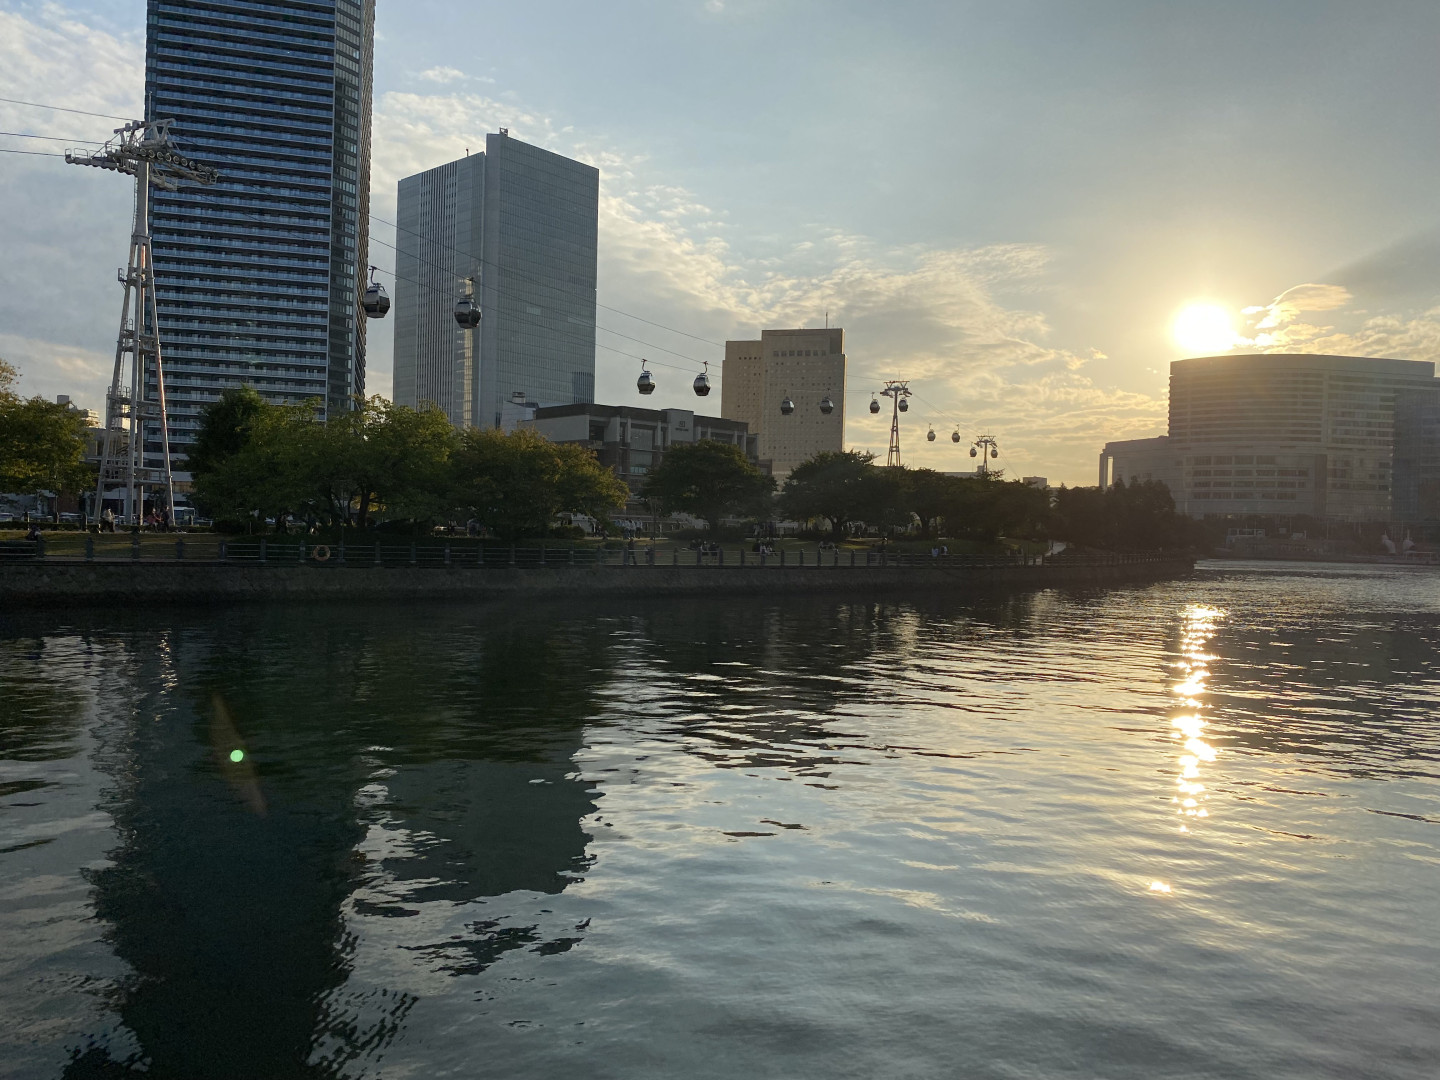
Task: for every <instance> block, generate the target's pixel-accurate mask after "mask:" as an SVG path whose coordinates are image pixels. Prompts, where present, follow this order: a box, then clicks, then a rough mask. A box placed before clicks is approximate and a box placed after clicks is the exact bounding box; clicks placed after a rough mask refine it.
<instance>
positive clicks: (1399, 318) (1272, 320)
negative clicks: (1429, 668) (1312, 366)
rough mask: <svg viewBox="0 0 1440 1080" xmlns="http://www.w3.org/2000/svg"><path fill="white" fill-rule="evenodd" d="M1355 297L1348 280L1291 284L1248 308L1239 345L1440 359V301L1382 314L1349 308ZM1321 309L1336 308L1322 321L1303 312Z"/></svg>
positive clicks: (1258, 348) (1281, 350)
mask: <svg viewBox="0 0 1440 1080" xmlns="http://www.w3.org/2000/svg"><path fill="white" fill-rule="evenodd" d="M1352 300H1353V296H1352V294H1351V292H1350V290H1349V289H1348V288H1346V287H1345V286H1343V285H1327V284H1317V283H1313V282H1311V283H1307V284H1304V285H1296V286H1294V287H1293V288H1290V289H1286V290H1285V291H1284V292H1283V293H1281V294H1280V295H1279V296H1277V297H1276V298H1275V299H1274V300H1272V301H1271V302H1270V303H1268V304H1260V305H1255V306H1253V307H1247V308H1245V309H1244V314H1245V316H1246V317H1247V324H1248V328H1247V332H1246V333H1245V334H1243V335H1241V336H1240V339H1239V344H1238V346H1237V347H1238V348H1243V349H1254V350H1256V351H1259V352H1264V353H1284V352H1292V353H1318V354H1326V355H1332V356H1374V357H1390V358H1394V359H1399V360H1421V361H1430V362H1432V363H1440V307H1429V308H1425V309H1422V310H1420V311H1417V312H1411V313H1408V314H1406V313H1385V314H1378V315H1377V314H1371V313H1366V312H1363V311H1351V310H1348V309H1349V307H1350V304H1351V301H1352ZM1317 312H1327V313H1333V314H1328V315H1327V317H1326V318H1325V320H1324V321H1323V322H1318V321H1314V320H1310V319H1306V318H1305V317H1304V316H1306V315H1307V314H1313V313H1317Z"/></svg>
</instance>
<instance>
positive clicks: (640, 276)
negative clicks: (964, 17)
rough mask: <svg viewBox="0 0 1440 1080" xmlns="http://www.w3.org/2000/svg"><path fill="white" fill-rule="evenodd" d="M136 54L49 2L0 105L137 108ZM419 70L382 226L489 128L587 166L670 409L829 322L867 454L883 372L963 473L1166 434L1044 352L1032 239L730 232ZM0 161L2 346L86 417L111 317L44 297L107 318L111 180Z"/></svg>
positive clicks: (115, 205) (607, 290) (1044, 266)
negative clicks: (841, 341)
mask: <svg viewBox="0 0 1440 1080" xmlns="http://www.w3.org/2000/svg"><path fill="white" fill-rule="evenodd" d="M78 43H83V51H84V52H85V54H86V55H87V56H89V57H92V58H93V61H92V69H93V70H98V71H99V72H100V73H101V77H100V78H99V79H98V80H92V79H87V80H76V79H75V78H74V71H73V57H74V56H75V55H77V54H78V53H79V52H80V51H82V50H81V47H80V45H79V44H78ZM141 55H142V48H141V42H140V40H139V38H138V37H134V38H121V37H115V36H113V35H106V34H104V33H102V32H100V31H98V30H95V29H93V28H91V27H87V26H85V25H84V24H83V23H81V22H79V21H77V20H76V18H75V17H74V16H72V15H69V14H67V13H66V12H65V11H64V10H63V9H58V8H46V9H43V10H42V13H41V14H40V15H32V16H24V15H17V14H14V13H0V86H4V87H6V89H5V90H4V91H3V95H4V96H10V97H27V96H29V97H31V98H32V99H34V98H33V96H34V95H36V94H45V95H49V96H47V97H45V98H44V99H43V100H49V101H53V102H55V103H57V104H73V105H75V106H76V107H84V108H92V109H96V110H97V111H105V112H112V111H113V112H119V113H122V114H123V113H125V112H128V111H133V108H134V104H135V103H136V102H138V98H139V90H140V85H139V75H138V72H139V71H140V70H141V64H140V60H141ZM16 73H19V74H16ZM421 78H422V81H424V82H427V83H432V84H434V85H435V87H436V88H437V89H436V91H435V92H432V93H415V92H408V91H407V92H401V91H390V92H384V93H381V94H379V95H378V96H377V99H376V107H375V120H376V122H375V142H374V146H373V154H372V206H373V208H374V211H375V213H377V214H378V215H379V216H380V217H382V218H384V219H385V220H388V221H393V220H394V208H395V189H396V184H397V182H398V180H399V179H400V178H401V177H403V176H406V175H409V174H411V173H414V172H418V171H420V170H422V169H426V168H431V167H433V166H435V165H438V164H440V163H442V162H444V161H448V160H452V159H454V158H456V157H459V156H461V155H463V154H464V153H465V151H466V149H467V148H469V149H470V150H471V151H472V152H474V151H476V150H479V149H481V148H483V146H484V137H485V134H486V132H489V131H494V130H496V129H497V128H499V127H501V126H504V127H508V128H509V129H510V131H511V132H512V134H513V135H514V136H515V137H516V138H520V139H524V140H525V141H527V142H532V143H535V144H538V145H541V146H546V147H548V148H550V149H554V150H556V151H558V152H561V153H565V154H568V155H571V156H574V157H577V158H580V159H581V160H585V161H588V162H590V163H592V164H595V165H596V166H598V167H599V168H600V170H601V176H602V188H601V204H600V231H601V239H600V245H601V256H600V263H601V264H600V301H601V303H602V304H604V305H606V306H607V307H608V308H610V309H619V311H615V310H608V311H602V313H601V322H602V324H603V325H606V326H608V327H609V328H610V329H611V330H613V331H616V332H618V333H619V334H625V335H629V337H630V338H638V339H640V340H639V341H634V340H628V339H627V338H621V337H617V336H615V335H614V334H610V335H606V334H602V335H601V340H602V341H603V342H604V343H605V344H607V345H609V346H610V348H611V349H619V350H621V351H622V352H624V353H632V354H636V355H646V356H650V357H652V358H655V359H656V360H657V366H658V365H659V364H665V363H670V364H674V365H676V366H677V367H678V368H681V369H684V371H683V372H682V371H674V372H669V373H668V374H665V375H664V376H662V387H664V388H665V390H666V392H673V393H675V394H677V395H678V396H677V397H676V399H675V400H674V401H673V402H670V403H673V404H681V403H682V402H683V403H685V404H692V405H693V399H689V400H687V399H686V398H685V397H684V396H683V395H685V394H686V393H688V390H687V389H686V387H688V383H689V375H688V371H689V370H690V369H691V368H696V369H698V367H699V363H700V361H701V360H707V359H708V360H710V361H711V362H712V371H715V370H716V369H717V368H718V367H719V364H718V363H717V362H716V361H718V360H719V356H720V350H719V348H718V344H716V343H720V342H723V341H724V340H725V339H726V338H727V337H739V336H746V337H748V336H751V335H754V334H755V333H757V332H758V330H759V329H761V328H764V327H774V326H786V325H790V326H798V325H808V326H819V325H821V324H822V322H823V320H824V319H825V318H826V314H827V312H828V317H829V320H830V323H831V325H842V326H844V327H845V329H846V331H847V347H848V351H849V354H850V357H851V377H850V380H849V385H848V386H847V387H846V388H845V393H846V396H847V424H848V429H847V430H848V438H849V441H850V442H851V443H852V444H854V445H858V446H869V447H872V448H875V449H880V450H883V448H884V445H885V442H886V439H887V437H888V419H886V418H883V417H882V418H881V420H884V421H885V422H884V423H882V422H880V421H879V420H877V419H876V418H873V417H871V415H870V414H869V412H868V411H867V409H866V405H867V404H868V402H869V399H870V393H871V392H872V390H874V389H876V388H877V387H878V385H879V380H880V379H882V378H885V377H894V376H901V377H906V378H910V379H911V380H913V385H914V387H915V389H916V390H917V392H918V397H917V398H916V399H915V403H914V408H913V409H912V411H911V413H910V414H909V415H908V416H907V418H906V421H905V423H906V427H905V433H904V438H905V445H906V453H907V460H909V461H911V462H914V463H917V464H926V465H932V466H934V467H937V468H946V469H958V468H968V467H969V464H970V462H969V459H968V457H967V456H966V455H965V450H966V449H967V448H968V443H969V440H970V438H971V437H973V436H974V435H975V434H977V433H978V432H979V431H980V430H981V429H982V428H985V429H989V430H993V431H994V433H995V434H997V435H999V436H1000V439H1001V447H1002V452H1003V455H1004V456H1003V457H1002V462H1001V463H1002V464H1004V465H1006V466H1007V468H1009V469H1010V470H1011V471H1012V472H1017V473H1019V472H1025V473H1030V472H1040V473H1044V474H1046V475H1050V476H1051V477H1056V478H1067V479H1070V480H1072V481H1073V480H1077V479H1078V480H1082V481H1084V480H1088V477H1089V472H1090V461H1091V460H1092V458H1093V457H1094V455H1095V453H1096V451H1097V449H1098V447H1099V446H1100V445H1101V444H1102V443H1103V442H1104V441H1105V440H1107V439H1113V438H1121V437H1126V436H1131V435H1143V434H1149V433H1152V432H1154V431H1156V430H1159V429H1160V428H1161V427H1163V417H1164V403H1163V400H1162V399H1161V398H1160V397H1158V396H1149V395H1146V394H1140V393H1133V392H1129V391H1121V390H1117V389H1114V388H1111V387H1107V386H1104V385H1101V384H1099V383H1097V382H1095V381H1094V380H1092V379H1091V378H1090V377H1089V376H1088V374H1087V371H1086V366H1087V363H1088V361H1089V360H1090V358H1091V357H1092V355H1095V353H1096V352H1097V350H1094V349H1092V348H1090V347H1088V346H1087V347H1085V348H1076V349H1071V348H1066V347H1064V346H1063V345H1060V344H1057V343H1055V342H1054V341H1052V340H1051V339H1052V337H1053V334H1052V331H1051V328H1050V326H1049V323H1048V320H1047V319H1046V316H1045V314H1044V310H1043V307H1044V304H1045V302H1046V295H1047V294H1046V289H1047V287H1048V286H1047V285H1046V275H1047V273H1048V271H1049V266H1050V253H1049V251H1048V250H1047V249H1046V248H1045V247H1044V246H1043V245H1038V244H991V245H986V246H982V247H976V248H966V247H945V248H942V247H933V246H921V245H915V246H906V247H893V246H887V245H883V244H880V243H878V242H876V241H874V240H873V239H871V238H869V237H867V236H864V235H859V234H855V233H850V232H844V231H840V230H837V229H835V228H833V227H831V226H829V225H828V224H826V223H824V222H819V223H811V224H800V225H797V227H796V229H795V231H794V235H793V236H791V237H788V238H783V239H782V241H781V242H779V243H777V242H776V241H775V238H760V237H756V236H753V235H749V234H747V232H746V230H745V228H744V223H743V222H737V221H734V220H731V218H730V216H729V215H728V214H727V213H725V212H724V211H723V210H722V209H720V208H718V207H717V206H716V205H715V203H714V201H713V200H712V199H711V198H708V197H706V196H705V195H704V194H703V193H700V192H696V191H692V190H689V189H687V188H685V187H683V186H680V185H677V184H675V183H674V182H673V181H672V180H671V179H670V178H668V177H666V176H664V175H660V174H659V173H658V172H657V171H656V170H655V168H654V166H653V164H652V163H651V162H649V161H648V160H647V158H646V156H645V155H644V154H643V153H638V152H635V151H634V150H633V149H630V148H627V147H623V146H619V145H616V144H615V143H613V142H611V141H609V140H607V139H606V138H605V137H604V136H603V134H600V133H591V134H589V135H581V134H578V133H577V132H576V131H574V130H573V129H572V128H571V127H569V126H568V124H567V123H566V122H565V121H564V120H562V119H560V118H557V117H553V116H549V115H546V114H544V113H543V112H541V111H540V110H536V109H533V108H529V107H527V106H526V105H525V104H524V103H523V102H521V101H519V100H518V99H516V98H515V97H514V96H513V95H497V96H490V95H487V94H484V93H477V92H473V91H471V90H469V89H467V87H468V86H469V85H471V82H470V81H467V78H466V76H464V73H461V72H458V69H447V68H436V69H430V70H428V71H426V72H423V73H422V75H421ZM127 103H128V104H127ZM0 116H3V117H4V118H5V121H6V122H7V123H12V122H15V120H14V118H13V117H11V116H8V115H6V114H4V113H0ZM103 126H104V125H103V122H102V128H103ZM9 130H24V129H23V128H10V129H9ZM90 130H91V129H89V128H86V132H88V131H90ZM77 134H79V133H78V132H77ZM103 134H108V131H104V130H102V131H101V135H103ZM21 160H25V159H21ZM37 160H40V161H44V160H45V159H37ZM0 168H4V169H5V170H6V171H5V173H4V174H3V175H4V176H5V178H6V184H7V191H8V192H10V193H11V197H12V199H13V203H12V205H13V207H14V209H15V211H16V214H15V219H12V220H10V221H8V222H7V223H5V224H3V225H0V230H3V231H0V242H3V243H4V246H5V247H6V249H7V252H17V253H19V256H20V258H21V260H22V261H23V262H24V263H25V264H26V265H27V266H31V267H32V268H33V273H31V274H27V281H26V282H25V283H23V284H22V287H21V288H20V289H19V290H18V292H16V293H14V294H13V296H12V298H11V299H10V300H8V301H6V303H7V307H6V309H5V314H6V316H7V321H6V324H5V325H6V326H7V329H8V336H6V337H4V338H3V339H0V349H4V350H5V351H6V353H7V354H9V355H10V356H11V357H12V359H16V360H18V361H19V362H21V363H22V364H23V365H24V366H25V367H26V368H27V372H28V376H27V377H28V378H30V379H32V380H33V386H34V387H35V389H36V391H39V390H40V388H41V387H43V388H44V392H46V393H53V392H61V393H64V392H70V393H74V394H76V395H77V396H81V395H85V394H87V393H88V395H89V396H90V400H91V401H92V402H96V403H98V401H99V400H100V397H101V392H102V388H103V385H104V382H105V380H106V378H107V377H108V359H107V357H108V355H109V351H110V350H111V349H112V348H113V344H112V342H113V334H114V327H113V326H112V325H111V322H110V320H109V319H108V318H103V319H87V320H85V321H84V322H83V323H82V324H79V325H77V324H75V323H74V322H73V320H66V319H64V318H62V316H61V313H60V312H59V310H58V309H57V308H56V307H55V305H54V303H53V298H54V297H56V296H65V297H66V298H67V301H68V300H70V299H73V298H75V297H77V296H78V297H79V299H80V302H81V304H82V306H83V308H84V310H88V311H95V312H108V311H110V310H111V309H112V308H113V307H114V306H115V305H114V304H113V303H111V302H110V301H111V299H112V297H111V296H110V286H109V284H108V282H109V281H110V280H111V275H110V274H109V272H108V270H107V271H106V272H104V273H101V272H100V271H99V270H98V269H97V267H109V266H111V265H112V264H115V263H117V262H118V261H119V260H121V259H122V258H123V251H124V239H125V235H126V233H127V229H126V225H125V207H126V205H127V204H128V201H129V193H128V191H127V190H125V188H126V185H125V184H123V183H118V182H114V181H115V178H113V177H106V176H102V175H98V174H97V175H94V176H90V175H86V174H85V171H84V170H79V169H71V170H69V171H68V173H70V174H76V175H73V176H71V175H68V174H67V170H66V169H65V168H64V167H63V166H62V167H60V168H59V169H58V170H57V169H56V168H54V167H53V166H52V167H49V168H46V169H43V170H30V171H25V170H24V169H19V168H17V167H15V166H14V165H13V164H11V163H8V162H0ZM107 181H108V182H107ZM66 185H69V186H68V187H67V186H66ZM67 199H68V200H70V201H71V208H72V209H73V214H68V213H67V215H66V216H65V217H63V219H61V221H62V225H61V226H60V227H59V231H58V232H57V218H56V203H57V200H60V201H61V204H62V205H64V200H67ZM16 219H18V220H16ZM372 236H373V237H374V240H375V243H374V244H373V245H372V249H371V254H372V260H373V261H374V262H376V263H377V264H378V265H381V266H390V265H393V256H392V254H391V252H390V251H389V250H388V249H387V248H384V247H383V246H382V244H381V241H384V242H393V239H394V237H393V235H391V231H390V230H389V229H388V228H387V227H386V226H383V225H379V224H375V225H374V226H373V227H372ZM77 282H80V283H83V286H82V287H79V288H77V286H76V283H77ZM1002 295H1004V296H1025V297H1026V298H1027V299H1026V306H1024V307H1017V306H1014V305H1013V304H1012V303H1007V302H1002V301H1001V300H1000V299H999V297H1000V296H1002ZM620 312H628V313H630V314H629V315H625V314H621V313H620ZM646 320H648V321H646ZM656 323H658V324H661V326H656V325H653V324H656ZM662 327H673V328H675V329H674V331H670V330H666V329H663V328H662ZM376 329H377V332H376V333H375V334H374V335H373V336H372V339H371V340H372V353H371V357H370V369H371V371H372V373H373V380H374V385H373V387H372V388H373V389H375V390H378V391H380V392H387V391H388V389H389V387H388V378H389V366H390V359H389V351H390V350H389V334H388V332H387V331H388V329H389V327H388V326H387V325H385V324H380V325H379V326H378V327H377V328H376ZM598 361H599V379H598V383H599V394H600V397H601V398H602V400H617V401H625V400H630V396H631V395H632V394H633V377H634V376H633V370H632V368H633V367H634V366H636V365H635V364H634V362H633V361H632V360H630V359H629V358H628V357H626V356H624V355H620V354H618V353H616V352H614V351H609V350H604V349H602V350H601V352H600V353H599V358H598ZM660 370H661V371H662V372H668V369H665V368H663V367H661V368H660ZM672 374H673V376H674V377H673V378H671V377H670V376H671V375H672ZM720 377H721V378H723V372H722V373H720ZM672 386H673V387H674V388H676V389H675V390H674V391H671V390H670V388H671V387H672ZM836 392H837V393H838V392H840V391H839V388H837V391H836ZM663 396H664V395H663V394H658V395H657V398H659V397H663ZM712 400H713V399H712ZM929 424H933V425H934V426H935V427H936V429H937V431H939V432H940V435H941V438H940V439H938V440H937V442H936V443H934V444H929V443H926V442H925V441H924V431H925V428H926V426H927V425H929ZM957 426H958V427H959V429H960V431H961V434H962V436H963V438H964V441H963V442H962V444H961V446H959V447H955V446H954V445H953V444H952V443H950V442H949V439H948V434H949V431H950V430H953V429H954V428H955V427H957Z"/></svg>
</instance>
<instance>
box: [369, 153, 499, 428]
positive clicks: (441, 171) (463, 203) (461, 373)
mask: <svg viewBox="0 0 1440 1080" xmlns="http://www.w3.org/2000/svg"><path fill="white" fill-rule="evenodd" d="M484 216H485V155H484V154H473V155H470V156H467V157H463V158H460V159H459V160H457V161H451V162H447V163H446V164H444V165H439V166H437V167H436V168H433V169H427V170H426V171H425V172H422V173H416V174H415V175H414V176H407V177H405V179H403V180H401V181H400V197H399V201H398V209H397V212H396V219H395V223H396V225H397V226H398V228H397V229H396V236H395V302H394V308H393V310H392V312H391V318H393V319H394V320H395V401H396V403H397V404H400V405H408V406H409V407H410V408H412V409H413V408H416V407H417V406H419V405H420V404H421V403H422V402H429V403H432V404H434V405H437V406H438V407H439V408H440V409H441V411H442V412H444V413H445V415H446V416H448V417H449V418H450V422H451V423H452V424H454V425H455V426H456V427H457V428H464V427H472V426H473V425H474V423H475V391H476V382H475V356H476V354H477V353H478V351H479V349H478V345H479V339H480V332H479V331H478V330H465V329H462V328H461V327H460V326H459V325H457V324H456V322H455V317H454V305H455V301H456V300H457V298H458V297H459V295H460V294H461V293H462V292H464V290H465V289H466V287H467V285H468V287H469V288H470V289H471V290H472V292H473V290H474V285H475V282H478V281H479V280H480V269H481V266H482V264H483V260H484V246H483V236H484ZM476 295H477V296H478V294H476Z"/></svg>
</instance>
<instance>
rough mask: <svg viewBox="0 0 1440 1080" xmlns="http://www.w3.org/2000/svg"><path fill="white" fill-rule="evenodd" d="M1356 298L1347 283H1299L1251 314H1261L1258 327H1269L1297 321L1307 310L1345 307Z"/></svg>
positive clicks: (1248, 311) (1253, 309)
mask: <svg viewBox="0 0 1440 1080" xmlns="http://www.w3.org/2000/svg"><path fill="white" fill-rule="evenodd" d="M1351 299H1352V297H1351V295H1350V290H1349V289H1347V288H1345V287H1344V286H1343V285H1317V284H1313V283H1311V284H1305V285H1296V286H1294V287H1293V288H1289V289H1286V290H1285V291H1284V292H1283V293H1281V294H1280V295H1279V296H1277V297H1276V298H1275V299H1274V300H1272V301H1270V303H1268V304H1264V305H1262V306H1260V307H1248V308H1246V309H1245V313H1246V314H1247V315H1251V314H1258V315H1260V316H1261V318H1260V319H1259V320H1258V321H1257V322H1256V323H1255V328H1256V329H1257V330H1269V329H1272V328H1274V327H1278V326H1284V325H1285V324H1287V323H1291V322H1294V321H1295V320H1296V319H1297V318H1299V317H1300V315H1301V314H1302V313H1304V312H1307V311H1334V310H1336V309H1337V308H1343V307H1345V305H1347V304H1348V303H1350V300H1351Z"/></svg>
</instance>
